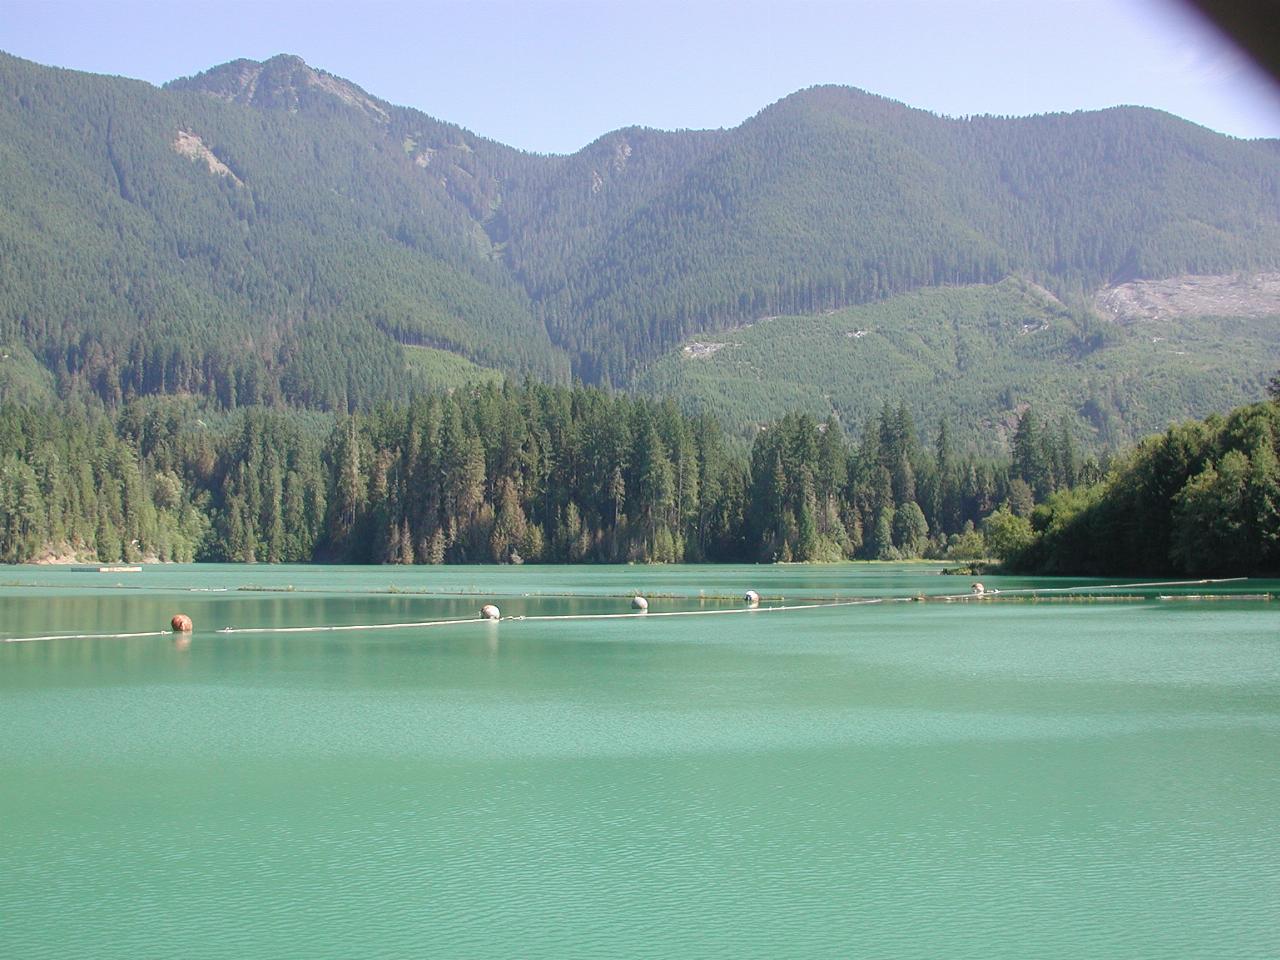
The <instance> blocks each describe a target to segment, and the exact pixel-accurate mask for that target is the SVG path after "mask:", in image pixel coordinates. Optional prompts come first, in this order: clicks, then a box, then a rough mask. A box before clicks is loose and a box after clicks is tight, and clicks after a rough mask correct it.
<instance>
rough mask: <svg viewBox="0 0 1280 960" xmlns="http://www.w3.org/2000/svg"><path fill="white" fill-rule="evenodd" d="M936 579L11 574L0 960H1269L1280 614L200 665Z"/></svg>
mask: <svg viewBox="0 0 1280 960" xmlns="http://www.w3.org/2000/svg"><path fill="white" fill-rule="evenodd" d="M937 569H938V568H937V567H931V566H920V565H914V566H886V565H842V566H831V567H812V568H805V567H668V568H641V567H615V568H582V567H577V568H548V567H524V568H505V569H500V568H474V567H473V568H417V569H403V568H385V567H384V568H335V567H292V568H290V567H284V568H263V567H231V566H214V567H189V566H173V567H164V568H147V569H145V570H144V571H143V572H141V573H137V574H102V573H98V572H96V571H77V570H54V569H47V568H44V569H41V568H31V567H27V568H8V569H7V570H0V581H3V584H4V585H3V586H0V638H19V637H28V636H43V635H49V634H83V633H128V632H148V631H155V630H163V629H165V627H166V625H167V623H168V621H169V618H170V617H171V616H172V615H173V614H174V613H177V612H183V613H187V614H189V615H190V616H191V617H192V618H193V619H194V621H195V624H196V629H195V633H194V635H193V636H192V638H191V642H190V644H189V645H184V644H182V643H175V641H174V639H173V638H172V637H170V636H151V637H137V638H128V639H120V638H117V639H64V640H44V641H31V642H26V643H0V732H2V734H3V735H2V736H0V840H2V842H0V957H14V958H29V957H95V958H126V957H127V958H136V957H192V958H195V957H228V958H231V957H235V958H245V957H264V958H267V957H271V958H275V957H300V958H301V957H306V958H311V957H427V956H430V957H468V958H470V957H475V958H487V957H492V958H515V957H528V958H568V957H610V958H630V957H689V958H697V957H726V958H730V957H732V958H747V957H768V958H774V957H900V958H915V957H919V958H925V957H928V958H937V957H949V958H991V957H1011V958H1012V957H1018V958H1032V957H1034V958H1056V957H1063V958H1066V957H1072V958H1076V957H1126V958H1127V957H1151V958H1157V957H1158V958H1170V957H1276V956H1280V643H1278V641H1280V630H1278V628H1280V602H1277V603H1262V602H1257V601H1254V600H1245V599H1240V600H1216V601H1204V600H1191V599H1160V597H1161V595H1165V596H1175V597H1177V596H1184V597H1185V595H1187V594H1196V593H1204V592H1206V590H1207V589H1208V588H1205V587H1187V588H1171V587H1163V588H1132V589H1120V590H1117V591H1114V592H1115V593H1118V594H1122V595H1126V596H1141V597H1144V598H1145V599H1142V600H1137V601H1134V600H1126V601H1122V602H1112V603H1082V602H1075V603H1065V602H1064V603H1030V602H996V603H982V604H974V603H924V604H920V603H900V604H886V605H881V606H874V605H873V606H846V607H829V608H823V609H816V610H803V611H794V612H785V613H772V614H765V613H762V612H759V611H757V612H756V613H748V614H742V615H736V614H734V615H725V616H709V617H687V618H660V617H652V616H650V617H646V618H636V619H621V620H570V621H539V620H533V619H530V620H524V621H504V622H501V623H498V624H480V623H466V624H458V625H454V626H444V627H440V626H435V627H409V628H400V629H393V630H388V629H381V630H380V629H373V628H371V629H362V630H355V631H350V632H338V633H245V634H220V633H219V632H217V631H218V630H220V629H221V628H222V627H226V626H232V627H267V628H279V627H292V626H312V625H325V624H328V625H335V624H355V625H358V624H379V623H381V624H386V623H393V622H394V623H404V622H415V621H425V620H434V619H446V618H457V617H471V616H474V614H475V612H476V610H477V609H478V607H479V605H480V604H481V603H483V602H488V601H491V600H492V601H493V602H496V603H498V604H500V605H501V606H502V609H503V613H504V615H525V616H542V615H549V614H565V613H615V612H626V610H627V601H626V596H627V595H628V594H629V593H630V592H632V591H638V592H642V593H645V594H647V595H649V596H650V597H651V610H652V612H654V613H658V612H662V611H667V610H690V609H705V610H711V609H738V608H739V607H740V603H739V602H737V601H736V600H731V599H729V600H726V599H717V598H718V597H734V596H737V595H739V594H740V593H741V592H742V591H743V590H744V589H746V588H749V587H750V588H754V589H756V590H759V591H760V592H761V593H763V594H765V595H766V601H765V604H764V605H765V606H769V605H774V604H777V603H780V602H788V603H792V602H800V601H802V600H803V599H805V598H813V597H837V596H840V597H851V596H888V597H903V596H911V595H913V594H916V593H920V592H924V593H931V594H946V593H954V592H958V591H962V590H965V589H967V587H968V581H967V580H960V579H957V578H953V577H940V576H938V575H937ZM1073 582H1076V581H1068V582H1067V584H1068V585H1069V584H1070V583H1073ZM987 583H988V585H989V586H991V585H995V586H999V587H1001V588H1003V589H1005V590H1010V589H1017V588H1020V587H1027V586H1032V585H1034V582H1031V581H1014V580H1000V579H994V580H988V581H987ZM1042 583H1044V584H1045V585H1050V584H1049V583H1048V582H1047V581H1044V582H1042ZM1052 585H1053V586H1060V585H1063V584H1062V582H1054V583H1053V584H1052ZM1277 589H1280V584H1276V583H1274V582H1270V583H1259V582H1256V581H1255V582H1251V583H1248V584H1230V585H1224V586H1221V587H1218V588H1215V592H1216V593H1219V594H1221V593H1230V592H1232V591H1234V592H1235V593H1237V594H1256V593H1261V592H1265V591H1268V590H1277ZM566 595H572V596H566ZM777 597H785V598H786V600H785V601H780V600H777V599H774V598H777Z"/></svg>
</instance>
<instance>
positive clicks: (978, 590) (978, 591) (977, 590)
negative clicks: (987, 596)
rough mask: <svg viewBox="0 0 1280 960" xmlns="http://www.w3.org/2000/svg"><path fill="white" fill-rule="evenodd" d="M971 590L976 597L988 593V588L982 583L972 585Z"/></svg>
mask: <svg viewBox="0 0 1280 960" xmlns="http://www.w3.org/2000/svg"><path fill="white" fill-rule="evenodd" d="M969 589H970V590H972V591H973V595H974V596H975V597H980V596H982V595H983V594H984V593H986V592H987V588H986V587H984V586H983V585H982V584H980V583H974V584H970V585H969Z"/></svg>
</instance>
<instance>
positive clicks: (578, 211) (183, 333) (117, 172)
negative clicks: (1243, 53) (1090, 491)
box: [0, 54, 1280, 433]
mask: <svg viewBox="0 0 1280 960" xmlns="http://www.w3.org/2000/svg"><path fill="white" fill-rule="evenodd" d="M1278 268H1280V151H1278V150H1277V149H1276V144H1275V143H1274V142H1269V141H1262V142H1243V141H1238V140H1233V139H1231V138H1228V137H1224V136H1220V135H1218V134H1215V133H1212V132H1211V131H1208V130H1205V129H1203V128H1200V127H1197V126H1195V125H1193V124H1190V123H1188V122H1186V121H1182V120H1179V119H1177V118H1176V117H1172V116H1170V115H1167V114H1163V113H1160V112H1158V111H1154V110H1149V109H1144V108H1131V107H1124V108H1115V109H1112V110H1105V111H1098V112H1090V113H1076V114H1069V115H1067V114H1060V115H1051V116H1041V117H1029V118H1018V119H1009V118H995V117H975V118H965V119H950V118H943V117H938V116H935V115H932V114H929V113H927V112H925V111H921V110H915V109H912V108H909V107H907V106H904V105H902V104H899V103H896V102H894V101H891V100H887V99H884V98H881V97H876V96H874V95H871V94H867V93H863V92H861V91H857V90H852V89H849V88H842V87H815V88H811V89H809V90H805V91H801V92H799V93H797V94H794V95H792V96H790V97H787V98H785V99H783V100H781V101H779V102H778V103H776V104H774V105H772V106H770V107H767V108H766V109H764V110H762V111H761V112H760V113H759V114H757V115H756V116H755V117H753V118H751V119H750V120H748V121H746V122H745V123H743V124H742V125H741V126H739V127H737V128H735V129H732V130H721V131H678V132H661V131H654V130H647V129H639V128H627V129H623V130H619V131H615V132H613V133H610V134H607V135H605V136H603V137H601V138H600V139H599V140H597V141H595V142H594V143H592V144H590V145H588V146H587V147H584V148H583V149H582V150H580V151H578V152H577V153H575V154H573V155H570V156H537V155H532V154H528V153H523V152H521V151H518V150H515V149H513V148H510V147H507V146H504V145H502V144H499V143H496V142H494V141H491V140H487V139H485V138H483V137H480V136H477V135H475V134H473V133H470V132H469V131H467V130H464V129H463V128H461V127H458V126H456V125H453V124H450V123H446V122H443V121H440V120H436V119H433V118H431V117H429V116H427V115H426V114H423V113H421V112H419V111H417V110H413V109H409V108H405V107H397V106H393V105H391V104H389V103H386V102H385V101H382V100H379V99H377V98H376V97H375V96H373V95H371V94H369V93H367V92H366V91H364V90H362V89H361V88H360V87H358V86H356V85H355V84H353V83H350V82H349V81H346V80H342V79H341V78H337V77H334V76H332V75H329V74H326V73H324V72H323V71H320V70H316V69H314V68H312V67H310V66H308V65H307V64H305V63H304V62H303V61H301V60H300V59H298V58H296V57H289V56H280V57H275V58H272V59H271V60H268V61H265V62H263V63H256V62H253V61H246V60H241V61H234V62H232V63H229V64H224V65H222V66H220V67H215V68H213V69H212V70H209V71H206V72H205V73H203V74H200V75H198V76H196V77H192V78H187V79H184V80H178V81H174V82H173V83H171V84H169V85H167V86H166V87H165V88H164V89H161V90H157V89H156V88H153V87H150V86H148V85H147V84H143V83H139V82H135V81H128V80H121V79H118V78H107V77H97V76H91V75H87V74H80V73H74V72H71V71H65V70H57V69H52V68H47V67H41V66H38V65H35V64H32V63H29V62H26V61H22V60H19V59H17V58H13V57H9V56H6V55H2V54H0V346H3V345H5V344H12V345H13V346H14V347H15V348H27V349H30V350H31V351H32V353H34V355H35V357H37V358H38V359H39V360H40V361H41V362H42V363H43V364H44V365H45V366H47V367H48V368H49V370H50V371H52V372H53V374H54V375H55V376H56V378H57V379H58V389H59V390H60V391H62V392H66V391H67V390H69V389H71V388H74V387H75V386H77V385H80V386H82V387H84V388H87V389H90V390H92V391H93V392H95V393H97V394H98V395H100V396H102V397H103V398H105V399H106V400H108V402H112V403H115V402H118V401H119V400H121V399H123V398H127V397H128V396H131V395H136V394H146V393H166V392H167V393H183V392H186V393H196V394H204V395H207V396H209V397H211V398H212V399H214V400H215V401H216V402H217V403H218V404H220V405H222V406H234V405H238V404H243V403H246V402H248V403H253V402H267V403H274V402H284V403H288V404H292V405H301V406H316V407H321V408H328V409H354V408H357V407H365V406H368V405H369V404H370V403H372V402H374V401H376V400H378V399H382V398H391V399H395V398H398V397H404V396H407V395H408V394H409V393H410V392H412V390H413V389H414V388H415V387H417V386H421V385H422V384H423V383H429V382H430V376H429V375H427V376H426V377H424V376H423V375H422V374H421V373H420V372H419V371H420V370H421V369H422V365H421V364H420V363H416V362H414V358H413V357H412V356H409V354H410V353H412V348H414V347H417V346H423V347H432V348H442V349H444V350H448V351H452V352H454V353H458V354H461V355H463V356H465V357H468V358H470V359H471V360H473V361H476V362H478V363H480V364H481V365H483V366H486V367H495V368H498V369H501V370H504V371H507V372H511V373H517V374H523V373H531V374H533V375H535V376H538V377H543V378H549V379H553V380H556V379H564V378H565V377H567V375H568V374H569V373H570V371H572V372H573V373H575V374H576V375H578V376H580V377H581V378H582V379H584V380H586V381H587V382H607V383H612V384H615V385H635V384H638V383H643V382H649V381H647V380H642V379H641V378H643V377H644V376H645V375H646V372H647V371H648V370H649V368H650V366H651V365H652V363H653V362H654V360H655V359H657V358H658V357H660V356H661V355H662V354H663V353H664V352H667V351H669V350H671V349H673V348H678V346H679V345H680V344H682V343H684V342H685V341H686V340H687V339H688V338H689V337H692V336H696V335H702V334H705V333H707V332H709V331H716V330H724V329H728V328H736V327H739V326H742V325H744V324H748V323H751V322H752V321H755V320H758V319H761V318H765V317H772V316H775V315H779V314H790V315H796V316H804V315H809V316H821V315H822V314H824V313H826V312H828V311H832V310H839V309H842V308H847V307H852V306H856V305H858V304H864V303H871V302H874V301H880V300H886V299H889V298H894V297H897V296H899V295H901V294H903V293H906V292H909V291H913V290H918V289H921V288H929V287H939V286H949V287H954V286H958V285H972V284H997V283H999V282H1000V281H1003V280H1004V279H1005V278H1007V277H1009V276H1010V275H1015V276H1020V277H1023V278H1025V279H1026V280H1029V281H1033V282H1035V283H1037V284H1040V285H1042V286H1043V287H1045V288H1046V289H1048V290H1049V291H1051V292H1052V293H1053V294H1055V295H1056V296H1057V297H1059V298H1061V299H1062V300H1064V301H1065V302H1066V303H1067V304H1069V305H1071V306H1070V309H1071V310H1072V311H1075V313H1076V314H1077V317H1078V320H1079V322H1077V323H1076V326H1077V327H1083V326H1086V325H1087V323H1086V318H1085V314H1087V311H1088V304H1089V302H1090V300H1091V298H1092V297H1093V295H1094V294H1095V292H1096V291H1097V290H1098V289H1099V288H1101V287H1103V286H1104V285H1106V284H1111V283H1117V282H1121V281H1126V280H1133V279H1163V278H1167V277H1172V276H1176V275H1179V274H1226V273H1232V272H1237V271H1258V270H1265V269H1271V270H1275V269H1278ZM938 304H939V305H938V306H937V309H938V310H942V311H944V313H943V314H942V315H939V316H933V315H930V316H929V317H926V318H925V319H926V320H929V321H938V320H947V319H948V317H947V315H946V314H945V311H946V310H947V309H949V306H948V301H947V298H946V297H941V298H940V299H938ZM1037 309H1038V308H1036V309H1033V310H1032V311H1031V313H1032V314H1035V313H1036V312H1037ZM1028 320H1036V317H1035V316H1029V317H1028ZM428 355H429V354H428ZM1249 361H1250V364H1251V366H1257V367H1258V370H1261V369H1265V368H1266V367H1268V366H1269V365H1271V363H1270V357H1269V356H1267V357H1263V356H1261V355H1259V356H1258V357H1251V358H1249ZM1160 362H1162V361H1160V360H1159V358H1155V359H1154V360H1153V363H1156V364H1157V366H1155V367H1151V368H1145V369H1144V370H1141V371H1139V372H1138V374H1137V375H1139V376H1141V375H1143V374H1144V373H1149V372H1151V371H1153V370H1155V371H1159V370H1160V369H1162V368H1160V367H1159V366H1158V364H1159V363H1160ZM1026 372H1027V371H1025V370H1010V371H1003V372H1002V371H999V370H995V371H991V372H989V374H988V375H989V376H991V377H994V378H1000V377H1003V378H1005V379H1006V380H1008V381H1009V382H1014V381H1016V380H1017V379H1018V377H1019V376H1022V375H1024V374H1026ZM1256 372H1257V371H1254V373H1256ZM1249 376H1253V373H1250V374H1249ZM1023 378H1024V379H1025V377H1023ZM36 379H38V378H36ZM926 379H927V378H926ZM24 382H27V383H31V382H35V380H33V378H31V377H26V378H25V380H24ZM1104 386H1105V385H1104ZM924 389H925V393H924V394H919V392H918V391H917V393H916V394H915V395H913V401H914V402H918V403H920V404H923V405H926V406H929V405H934V404H935V400H934V398H932V397H931V396H930V395H929V394H928V389H929V388H928V387H927V386H926V387H925V388H924ZM895 399H896V396H895ZM1013 399H1014V400H1015V401H1016V400H1019V399H1024V398H1013ZM1233 402H1239V400H1238V399H1235V400H1233ZM918 412H919V413H926V412H928V411H926V410H920V411H918ZM1118 412H1119V415H1120V416H1122V417H1125V416H1128V411H1126V410H1123V409H1120V410H1119V411H1118ZM1179 412H1180V413H1182V412H1185V413H1190V414H1197V415H1199V414H1203V413H1206V412H1208V411H1207V410H1204V409H1199V408H1194V405H1193V408H1189V409H1187V410H1185V411H1179ZM769 415H770V416H772V415H773V414H772V413H770V414H769ZM1144 415H1145V414H1144ZM1139 422H1140V423H1141V426H1135V428H1134V429H1139V430H1145V429H1149V428H1150V423H1149V421H1148V420H1143V419H1142V416H1137V417H1136V419H1135V424H1136V423H1139ZM1132 432H1133V431H1132V430H1130V431H1128V433H1132Z"/></svg>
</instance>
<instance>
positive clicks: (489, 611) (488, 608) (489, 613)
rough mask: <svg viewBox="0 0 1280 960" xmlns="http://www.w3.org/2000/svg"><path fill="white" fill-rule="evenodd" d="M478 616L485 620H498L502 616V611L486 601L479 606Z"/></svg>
mask: <svg viewBox="0 0 1280 960" xmlns="http://www.w3.org/2000/svg"><path fill="white" fill-rule="evenodd" d="M480 616H481V617H483V618H484V619H485V620H498V619H500V618H501V617H502V612H501V611H500V610H499V609H498V608H497V607H496V606H494V605H493V604H492V603H486V604H485V605H484V606H483V607H481V608H480Z"/></svg>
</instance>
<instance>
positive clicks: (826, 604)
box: [4, 577, 1248, 643]
mask: <svg viewBox="0 0 1280 960" xmlns="http://www.w3.org/2000/svg"><path fill="white" fill-rule="evenodd" d="M1247 579H1248V578H1247V577H1220V578H1217V579H1204V580H1155V581H1149V582H1146V583H1110V584H1076V585H1075V586H1070V587H1016V588H1014V589H1011V590H990V591H986V592H984V593H952V594H932V595H930V594H922V593H916V594H909V595H906V596H896V597H858V598H853V599H848V600H818V601H812V602H809V603H792V604H779V605H775V606H744V607H737V608H733V609H729V610H658V611H648V610H644V611H636V612H633V613H563V614H521V615H516V616H508V617H501V618H500V619H499V620H496V621H495V620H492V619H489V618H486V617H463V618H453V619H445V620H414V621H407V622H402V623H343V624H319V625H316V626H306V627H223V628H222V629H220V630H218V631H216V632H217V633H218V634H219V635H225V634H286V633H345V632H352V631H357V630H407V629H417V628H426V627H444V626H451V625H461V624H467V623H495V622H506V623H520V622H534V621H566V620H639V619H646V620H647V619H651V618H653V617H715V616H729V615H732V614H738V615H743V614H763V613H784V612H794V611H797V610H820V609H825V608H834V607H856V606H873V605H886V604H892V603H921V602H924V603H939V602H943V603H955V602H964V601H975V602H982V603H991V602H999V601H1000V600H1001V599H1005V598H1012V597H1025V596H1028V595H1030V596H1032V597H1034V596H1037V595H1040V594H1046V593H1047V594H1055V595H1057V594H1065V593H1079V592H1081V591H1085V590H1092V591H1103V590H1123V589H1136V588H1155V587H1194V586H1208V585H1212V584H1220V583H1239V582H1240V581H1242V580H1247ZM592 599H598V596H597V595H592ZM169 634H170V631H165V630H156V631H149V632H146V633H73V634H53V635H49V636H42V637H6V638H4V642H5V643H27V642H31V641H35V640H120V639H132V638H135V637H162V636H168V635H169Z"/></svg>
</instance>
